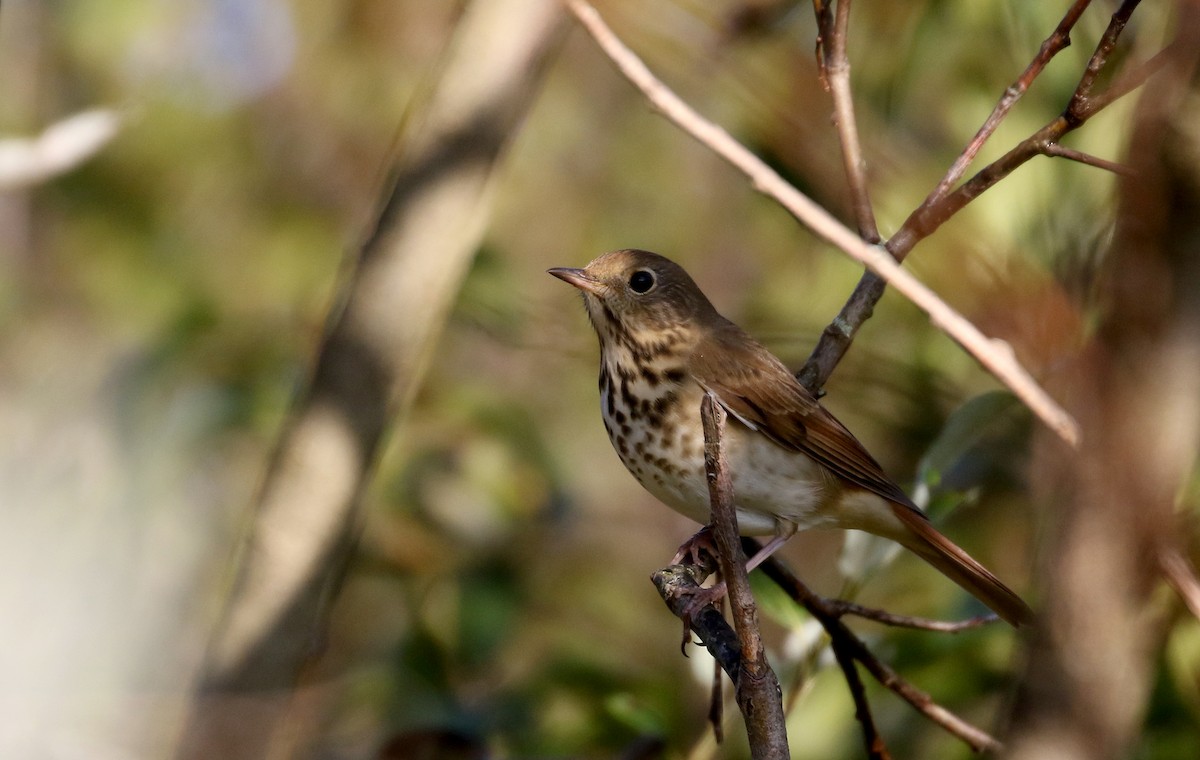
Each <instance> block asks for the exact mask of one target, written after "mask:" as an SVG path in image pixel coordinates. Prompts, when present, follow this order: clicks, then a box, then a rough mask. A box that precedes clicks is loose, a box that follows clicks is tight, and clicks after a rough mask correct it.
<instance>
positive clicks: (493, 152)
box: [178, 0, 562, 760]
mask: <svg viewBox="0 0 1200 760" xmlns="http://www.w3.org/2000/svg"><path fill="white" fill-rule="evenodd" d="M561 17H562V12H561V9H560V8H559V4H558V3H557V2H555V0H477V2H474V3H472V4H470V5H469V6H468V8H467V9H466V11H465V13H464V16H463V18H462V19H461V21H460V23H459V26H458V28H457V30H456V32H455V37H454V39H453V41H452V43H451V45H450V47H449V49H448V51H447V54H446V57H445V59H444V60H443V62H442V66H441V67H440V70H439V71H438V73H437V75H436V76H437V79H436V81H435V82H433V83H432V86H431V87H430V88H428V91H429V92H430V96H429V98H428V99H427V100H426V102H425V103H424V104H423V105H422V106H421V107H420V108H419V109H418V110H417V112H416V113H415V114H414V118H412V119H410V120H409V121H408V124H407V125H406V129H405V132H404V134H403V135H402V138H401V142H400V149H401V151H402V155H401V157H400V159H399V161H398V163H397V165H396V167H395V169H394V171H393V176H394V177H395V182H394V184H393V186H392V187H391V188H390V195H389V196H388V197H387V200H386V204H385V205H384V206H383V208H382V211H381V214H380V217H379V221H378V224H377V227H376V229H375V230H374V232H373V233H372V234H371V235H370V237H369V239H368V240H367V241H366V243H365V244H364V245H363V247H362V249H361V252H360V254H359V256H358V258H357V261H356V266H355V267H354V271H353V273H352V275H351V277H350V279H349V282H348V283H347V286H346V287H345V289H344V293H343V297H342V301H341V303H342V304H343V305H342V306H341V307H340V310H339V311H337V312H336V313H335V314H333V315H332V316H331V318H330V321H329V328H328V331H327V334H326V336H325V338H324V341H323V343H322V345H321V348H320V351H319V354H318V356H317V359H316V364H315V369H314V372H313V375H312V379H311V382H310V384H309V386H308V388H307V390H306V391H305V392H304V394H303V395H302V397H301V398H300V400H299V401H298V403H297V405H296V408H295V409H294V411H293V413H292V416H291V419H290V421H289V423H288V424H287V426H286V429H285V430H284V432H283V434H282V437H281V440H280V441H279V443H278V447H277V449H276V452H275V455H274V458H273V460H272V462H271V464H270V466H269V469H268V471H267V473H266V476H265V480H264V483H263V486H262V490H261V494H260V496H259V499H258V503H257V505H256V510H255V513H254V518H253V524H252V526H251V527H250V529H249V537H248V540H247V542H246V545H245V547H244V548H243V549H242V551H241V557H240V558H239V561H238V569H237V579H236V583H235V585H234V588H233V589H232V592H231V594H230V596H229V598H228V600H227V601H226V603H225V609H224V610H223V613H222V615H221V619H220V621H219V623H218V624H217V626H216V629H215V633H214V634H213V636H212V638H211V642H210V646H209V651H208V653H207V657H206V659H205V662H204V664H203V667H202V673H201V680H200V685H199V688H198V696H197V698H196V700H195V703H194V705H193V710H192V713H191V715H190V717H189V719H188V722H187V725H186V726H185V729H184V735H183V737H182V739H181V742H180V745H179V752H178V756H179V757H181V758H213V757H220V758H225V759H226V760H231V759H232V760H236V759H237V758H255V759H256V760H258V759H260V758H264V757H270V756H272V755H273V754H274V755H279V754H281V751H280V749H279V747H278V745H277V744H276V745H275V749H274V750H273V749H272V746H273V742H278V739H277V737H278V736H279V734H280V732H279V728H280V726H281V724H282V723H283V722H284V718H285V717H286V714H287V710H288V706H289V703H290V700H291V696H292V690H293V687H294V685H295V683H296V680H297V678H298V675H299V674H300V672H301V670H302V669H303V667H304V666H305V664H306V663H307V662H308V661H309V660H310V659H311V658H312V657H313V656H314V654H315V653H316V652H317V648H318V642H319V640H320V638H321V635H322V631H323V627H324V619H325V616H326V614H327V611H328V608H329V601H330V597H331V594H332V591H333V589H334V586H335V585H336V580H337V578H338V576H339V575H340V572H341V569H342V568H343V567H344V564H345V561H346V558H347V556H348V554H349V550H350V547H351V545H352V543H353V536H354V525H355V524H356V523H357V520H358V503H359V496H360V494H361V493H362V491H363V489H364V486H365V484H366V483H367V478H368V476H369V473H370V471H371V467H372V464H373V462H374V460H375V458H376V453H377V449H378V447H379V442H380V440H381V438H382V436H383V433H384V431H385V429H386V427H387V425H388V424H389V423H390V421H391V420H393V419H394V418H395V417H396V416H397V415H398V414H401V413H402V412H403V410H404V408H405V407H406V405H407V403H408V401H409V399H411V398H412V396H413V394H414V391H415V389H416V388H417V386H418V384H419V382H420V379H421V375H422V371H423V369H424V367H425V365H426V364H427V362H428V358H429V356H430V354H431V351H432V349H433V347H434V345H435V343H436V340H437V337H438V335H439V334H440V332H441V329H442V326H443V324H444V322H445V320H446V317H447V314H448V312H449V310H450V307H451V305H452V303H453V300H454V297H455V296H456V294H457V292H458V289H459V286H460V284H461V282H462V280H463V277H464V275H465V274H466V272H467V269H468V267H469V264H470V262H471V259H472V257H473V255H474V253H475V250H476V249H477V247H478V245H479V243H480V241H481V239H482V236H483V231H484V226H485V222H486V219H487V216H488V212H489V210H490V207H491V196H492V193H491V190H492V187H493V177H494V175H495V173H496V169H497V165H498V161H499V158H500V156H501V154H502V149H503V148H504V146H505V145H506V144H507V143H508V142H509V140H510V138H511V137H512V135H513V134H514V133H515V131H516V130H517V128H518V126H519V124H520V122H521V120H522V117H523V116H524V115H525V113H526V111H527V109H528V105H529V104H530V102H531V101H532V96H533V95H534V93H535V92H536V91H537V86H538V83H539V82H540V76H539V75H540V73H541V70H542V68H543V66H542V64H543V63H544V62H545V60H546V59H547V57H548V54H549V52H550V51H551V50H552V49H553V47H554V45H553V43H554V41H555V40H557V38H558V31H559V30H560V29H561V28H562V25H561V23H560V19H561Z"/></svg>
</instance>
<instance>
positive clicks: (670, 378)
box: [663, 367, 687, 385]
mask: <svg viewBox="0 0 1200 760" xmlns="http://www.w3.org/2000/svg"><path fill="white" fill-rule="evenodd" d="M663 377H665V378H667V382H670V383H675V384H676V385H678V384H680V383H682V382H683V379H684V378H685V377H687V373H686V372H684V371H683V367H671V368H670V369H668V370H667V371H666V372H663Z"/></svg>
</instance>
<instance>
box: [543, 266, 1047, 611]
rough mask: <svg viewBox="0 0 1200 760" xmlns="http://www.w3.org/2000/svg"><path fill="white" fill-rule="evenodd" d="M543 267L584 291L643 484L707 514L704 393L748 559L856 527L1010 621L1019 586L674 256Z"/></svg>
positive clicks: (607, 399)
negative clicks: (714, 415) (758, 539)
mask: <svg viewBox="0 0 1200 760" xmlns="http://www.w3.org/2000/svg"><path fill="white" fill-rule="evenodd" d="M549 272H550V274H552V275H554V276H555V277H558V278H559V279H561V280H565V281H566V282H568V283H570V284H571V285H574V286H575V287H576V288H579V290H580V291H582V293H583V302H584V305H585V306H586V307H587V313H588V316H589V317H590V318H591V322H592V326H593V327H594V328H595V329H596V333H597V335H599V337H600V409H601V413H602V415H603V417H604V428H605V429H606V430H607V431H608V437H609V440H610V441H612V445H613V448H615V449H616V451H617V455H618V456H619V457H620V458H621V462H623V463H624V465H625V467H626V468H627V469H628V470H629V471H630V472H631V473H632V474H633V476H634V477H635V478H637V479H638V482H640V483H641V484H642V486H643V487H645V488H646V490H648V491H649V492H650V493H652V494H653V495H654V496H656V497H657V498H658V499H660V500H661V501H662V502H664V503H665V504H667V505H668V506H669V507H671V508H673V509H675V510H676V511H678V512H681V513H682V514H684V515H687V516H688V517H691V518H692V519H694V520H696V521H698V522H701V523H706V522H708V519H709V495H708V485H707V482H706V480H705V473H704V434H703V431H702V429H701V425H700V401H701V399H702V398H703V396H704V394H705V393H706V392H709V393H712V394H713V395H714V396H715V398H716V400H717V401H718V402H719V403H720V404H721V406H722V407H724V409H725V410H726V411H727V412H728V413H729V415H730V417H731V419H730V423H729V425H728V426H727V427H726V432H725V448H726V452H727V457H728V464H729V469H730V472H731V475H732V481H733V492H734V503H735V505H736V508H737V518H738V527H739V529H740V531H741V532H742V533H743V534H746V535H772V536H774V538H772V539H771V541H769V542H768V543H767V545H766V546H765V547H764V548H763V551H762V552H760V553H759V554H758V555H756V556H755V557H754V558H752V559H751V563H757V562H760V561H762V560H763V559H765V558H766V557H767V556H769V554H770V553H771V552H773V551H775V549H777V548H778V547H779V546H781V545H782V544H783V542H784V541H786V540H787V539H788V538H789V537H791V536H792V535H793V534H794V533H795V532H796V531H798V530H805V529H808V528H854V529H857V530H863V531H866V532H868V533H873V534H875V535H878V536H884V537H886V538H889V539H891V540H893V541H896V542H898V543H900V544H901V545H903V546H905V547H907V548H908V549H910V550H912V551H913V552H915V553H916V554H917V555H918V556H920V557H921V558H922V559H924V560H925V561H927V562H929V563H930V564H931V565H933V566H934V567H935V568H937V569H938V570H940V571H941V572H942V573H944V574H945V575H946V576H947V577H949V578H950V579H951V580H953V581H954V582H955V583H957V584H959V585H960V586H962V587H963V588H964V589H966V590H967V591H969V592H970V593H971V594H973V595H975V596H976V597H978V598H979V599H980V600H981V601H982V602H983V603H984V604H986V605H988V606H989V607H991V608H992V609H993V610H995V611H996V613H997V614H999V615H1000V616H1001V617H1002V618H1004V619H1005V620H1007V621H1008V622H1009V623H1011V624H1013V625H1019V624H1021V623H1025V622H1028V621H1030V620H1031V619H1032V612H1031V611H1030V610H1029V608H1028V607H1027V606H1026V605H1025V603H1024V602H1023V601H1021V598H1020V597H1018V596H1017V595H1016V594H1015V593H1013V592H1012V591H1011V590H1010V589H1009V588H1008V587H1007V586H1005V585H1004V584H1003V583H1001V582H1000V580H999V579H998V578H996V576H994V575H992V573H991V572H989V571H988V570H987V568H985V567H984V566H983V565H981V564H979V563H978V562H977V561H975V560H974V559H973V558H971V557H970V556H969V555H968V554H967V553H966V552H965V551H963V550H962V549H960V548H959V547H958V546H956V545H955V544H954V543H953V542H952V541H950V539H948V538H946V537H945V536H944V535H942V534H941V533H939V532H938V531H937V530H936V529H935V528H934V527H933V526H932V525H931V524H930V523H929V520H928V519H927V518H926V517H925V515H924V513H922V512H921V511H920V510H919V509H918V508H917V507H916V506H915V505H914V504H913V503H912V501H911V500H910V499H909V498H908V496H906V495H905V493H904V491H903V490H902V489H901V488H900V487H899V486H898V485H896V484H895V483H894V482H892V480H891V479H890V478H888V476H887V475H886V474H884V472H883V469H882V468H881V467H880V466H879V464H878V463H877V462H876V461H875V460H874V459H873V458H872V457H871V455H870V454H868V453H867V450H866V449H865V448H863V445H862V444H861V443H859V442H858V440H857V439H856V438H855V437H854V436H853V435H851V433H850V431H849V430H847V429H846V428H845V426H843V425H842V424H841V423H840V422H838V420H837V418H835V417H834V416H833V415H832V414H830V413H829V412H828V411H826V410H825V408H824V407H822V406H821V405H820V404H819V403H817V400H816V399H815V398H813V396H812V394H811V393H809V392H808V390H807V389H805V387H804V386H803V385H801V384H800V383H799V381H797V380H796V378H795V377H794V376H793V375H792V373H791V372H789V371H788V369H787V367H785V366H784V365H783V363H782V362H780V361H779V360H778V359H776V358H775V357H774V356H773V355H772V354H771V353H770V352H769V351H767V349H765V348H764V347H763V346H762V345H760V344H759V343H758V342H757V341H755V340H754V339H753V338H751V337H750V336H749V335H748V334H746V332H744V331H743V330H742V329H741V328H739V327H738V326H737V325H735V324H733V323H732V322H730V321H729V320H727V319H725V318H724V317H722V316H721V315H720V314H718V313H717V310H716V309H715V308H714V307H713V305H712V304H711V303H710V302H709V300H708V299H707V298H706V297H705V296H704V294H703V293H702V292H700V288H699V287H697V285H696V283H695V282H693V281H692V278H691V277H689V276H688V274H687V272H685V271H684V270H683V268H682V267H680V266H679V265H678V264H675V263H674V262H672V261H670V260H669V259H666V258H664V257H662V256H659V255H658V254H654V253H649V252H647V251H637V250H623V251H613V252H611V253H606V254H604V255H602V256H600V257H599V258H597V259H596V260H594V261H592V262H591V263H590V264H588V265H587V266H586V267H584V268H583V269H571V268H566V267H560V268H555V269H551V270H549Z"/></svg>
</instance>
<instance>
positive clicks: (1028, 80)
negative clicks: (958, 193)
mask: <svg viewBox="0 0 1200 760" xmlns="http://www.w3.org/2000/svg"><path fill="white" fill-rule="evenodd" d="M1091 3H1092V0H1075V2H1074V3H1072V5H1071V7H1070V8H1069V9H1068V10H1067V13H1066V15H1065V16H1063V18H1062V21H1059V22H1058V26H1057V27H1055V29H1054V32H1053V33H1052V34H1051V35H1050V36H1049V37H1047V38H1046V39H1045V40H1044V41H1043V42H1042V45H1041V47H1040V48H1038V52H1037V55H1035V56H1034V57H1033V60H1032V61H1030V62H1029V65H1028V66H1026V67H1025V71H1023V72H1021V76H1019V77H1017V80H1016V81H1015V82H1013V83H1012V84H1011V85H1009V87H1008V89H1006V90H1005V91H1004V94H1003V95H1002V96H1001V97H1000V101H999V102H998V103H996V107H995V108H993V109H992V112H991V113H990V114H989V115H988V117H987V119H986V120H985V121H984V122H983V125H982V126H981V127H979V131H978V132H976V133H975V136H974V137H972V138H971V141H970V142H969V143H967V147H966V148H964V149H963V151H962V153H960V154H959V156H958V158H956V159H955V160H954V163H953V164H951V165H950V169H949V170H948V171H947V172H946V175H945V176H944V177H942V180H941V181H940V182H938V184H937V187H935V188H934V189H933V192H931V193H930V194H929V197H928V198H926V199H925V203H926V204H931V203H933V202H934V201H936V200H937V199H939V198H942V197H944V196H945V195H946V193H948V192H950V188H952V187H954V185H955V184H956V183H957V182H958V181H959V180H960V179H962V176H963V173H964V172H966V170H967V167H968V166H970V165H971V162H972V161H974V160H975V156H976V155H978V154H979V151H980V150H981V149H982V148H983V145H984V143H986V142H987V141H988V138H990V137H991V136H992V134H993V133H994V132H995V131H996V128H997V127H999V126H1000V122H1001V121H1003V120H1004V117H1005V116H1007V115H1008V112H1009V111H1010V110H1012V107H1013V106H1014V105H1016V104H1017V101H1018V100H1020V99H1021V96H1022V95H1024V94H1025V91H1026V90H1028V89H1029V85H1031V84H1033V80H1034V79H1036V78H1037V76H1038V75H1039V74H1041V73H1042V69H1044V68H1046V64H1048V63H1049V62H1050V59H1051V58H1053V57H1054V56H1056V55H1058V54H1059V53H1060V52H1061V51H1063V50H1065V49H1067V47H1069V46H1070V44H1071V30H1072V29H1074V28H1075V23H1076V22H1077V21H1079V17H1080V16H1082V15H1083V12H1084V11H1085V10H1087V7H1088V6H1089V5H1091Z"/></svg>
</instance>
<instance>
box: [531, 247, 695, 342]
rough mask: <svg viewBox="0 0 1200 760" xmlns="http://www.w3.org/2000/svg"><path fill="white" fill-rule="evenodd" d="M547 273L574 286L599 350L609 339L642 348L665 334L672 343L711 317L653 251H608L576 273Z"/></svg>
mask: <svg viewBox="0 0 1200 760" xmlns="http://www.w3.org/2000/svg"><path fill="white" fill-rule="evenodd" d="M548 271H549V273H550V274H552V275H554V276H555V277H557V278H559V279H560V280H563V281H565V282H567V283H570V284H571V285H574V286H575V287H577V288H579V290H580V292H581V293H582V294H583V303H584V305H585V306H586V307H587V311H588V316H589V317H590V318H591V320H592V326H593V327H595V328H596V333H597V334H598V335H599V336H600V343H601V345H602V346H603V345H606V344H608V343H609V342H610V341H613V342H618V343H632V344H634V345H637V346H646V345H652V344H655V343H659V342H661V340H662V339H663V338H664V337H668V336H672V337H676V338H677V339H678V338H680V337H682V336H683V335H684V334H686V333H688V332H695V331H694V330H692V329H690V328H693V327H697V326H702V325H704V324H705V323H707V322H708V321H710V320H711V319H712V318H713V317H716V316H717V314H716V310H715V309H714V308H713V305H712V304H711V303H710V302H709V300H708V298H706V297H705V296H704V293H702V292H701V291H700V288H699V287H698V286H697V285H696V283H695V281H693V280H692V278H691V277H690V276H689V275H688V273H687V272H685V271H684V270H683V267H681V266H679V265H678V264H676V263H675V262H673V261H671V260H670V259H668V258H665V257H663V256H659V255H658V254H657V253H650V252H649V251H639V250H634V249H626V250H621V251H611V252H609V253H605V254H603V255H601V256H599V257H597V258H596V259H594V260H593V261H592V262H591V263H590V264H588V265H587V266H586V267H584V268H582V269H574V268H570V267H555V268H554V269H550V270H548ZM631 347H632V346H631Z"/></svg>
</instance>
